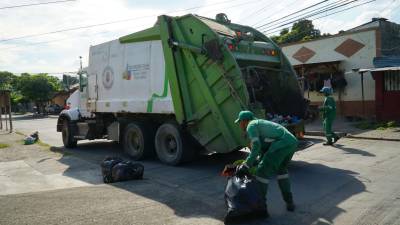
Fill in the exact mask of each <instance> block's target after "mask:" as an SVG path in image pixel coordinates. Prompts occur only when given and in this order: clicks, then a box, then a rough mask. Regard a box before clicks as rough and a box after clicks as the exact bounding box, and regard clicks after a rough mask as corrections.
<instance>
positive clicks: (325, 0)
mask: <svg viewBox="0 0 400 225" xmlns="http://www.w3.org/2000/svg"><path fill="white" fill-rule="evenodd" d="M327 1H329V0H324V1H320V2H318V3H316V4H313V5H310V6H307V7H306V8H303V9H300V10H298V11H296V12H293V13H290V14H289V15H286V16H283V17H281V18H279V19H276V20H273V21H270V22H268V23H266V24H263V25H261V26H258V27H256V29H258V28H261V27H264V26H266V25H268V24H271V23H274V22H276V21H279V20H281V19H285V18H287V17H288V16H292V15H295V14H297V13H299V12H302V11H305V10H307V9H310V8H313V7H315V6H317V5H320V4H322V3H324V2H327Z"/></svg>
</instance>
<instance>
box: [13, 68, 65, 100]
mask: <svg viewBox="0 0 400 225" xmlns="http://www.w3.org/2000/svg"><path fill="white" fill-rule="evenodd" d="M18 79H19V81H18V84H17V89H18V91H19V92H20V93H21V95H22V96H23V97H24V98H26V99H28V100H30V101H34V102H45V101H48V100H50V99H51V98H52V97H53V95H54V94H55V92H57V91H59V90H61V83H60V81H59V80H58V79H57V78H56V77H52V76H48V75H47V74H36V75H29V74H21V76H20V77H19V78H18Z"/></svg>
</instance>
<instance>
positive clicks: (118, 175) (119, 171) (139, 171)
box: [112, 161, 144, 182]
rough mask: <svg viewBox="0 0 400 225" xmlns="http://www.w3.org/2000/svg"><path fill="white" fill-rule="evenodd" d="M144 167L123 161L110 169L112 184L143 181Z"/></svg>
mask: <svg viewBox="0 0 400 225" xmlns="http://www.w3.org/2000/svg"><path fill="white" fill-rule="evenodd" d="M143 172H144V166H143V165H142V164H140V163H134V162H131V161H123V162H120V163H118V164H116V165H115V166H114V167H113V168H112V179H113V182H119V181H127V180H139V179H143Z"/></svg>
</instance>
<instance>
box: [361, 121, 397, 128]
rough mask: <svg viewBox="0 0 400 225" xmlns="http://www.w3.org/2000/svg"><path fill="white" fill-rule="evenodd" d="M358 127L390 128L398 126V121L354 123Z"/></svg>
mask: <svg viewBox="0 0 400 225" xmlns="http://www.w3.org/2000/svg"><path fill="white" fill-rule="evenodd" d="M354 126H355V127H356V128H358V129H361V130H386V129H388V128H394V127H397V123H396V121H389V122H374V121H367V120H364V121H361V122H359V123H356V124H355V125H354Z"/></svg>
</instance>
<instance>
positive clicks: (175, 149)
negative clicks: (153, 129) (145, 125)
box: [155, 122, 194, 166]
mask: <svg viewBox="0 0 400 225" xmlns="http://www.w3.org/2000/svg"><path fill="white" fill-rule="evenodd" d="M188 143H190V142H189V141H188V139H187V138H185V137H184V134H183V133H182V130H181V129H180V128H179V126H178V125H177V124H176V123H174V122H166V123H164V124H162V125H161V126H160V127H159V128H158V130H157V133H156V137H155V147H156V152H157V156H158V158H159V159H160V160H161V161H162V162H164V163H166V164H168V165H173V166H175V165H178V164H180V163H182V162H187V161H189V160H191V159H193V156H194V149H193V148H191V146H188Z"/></svg>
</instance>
